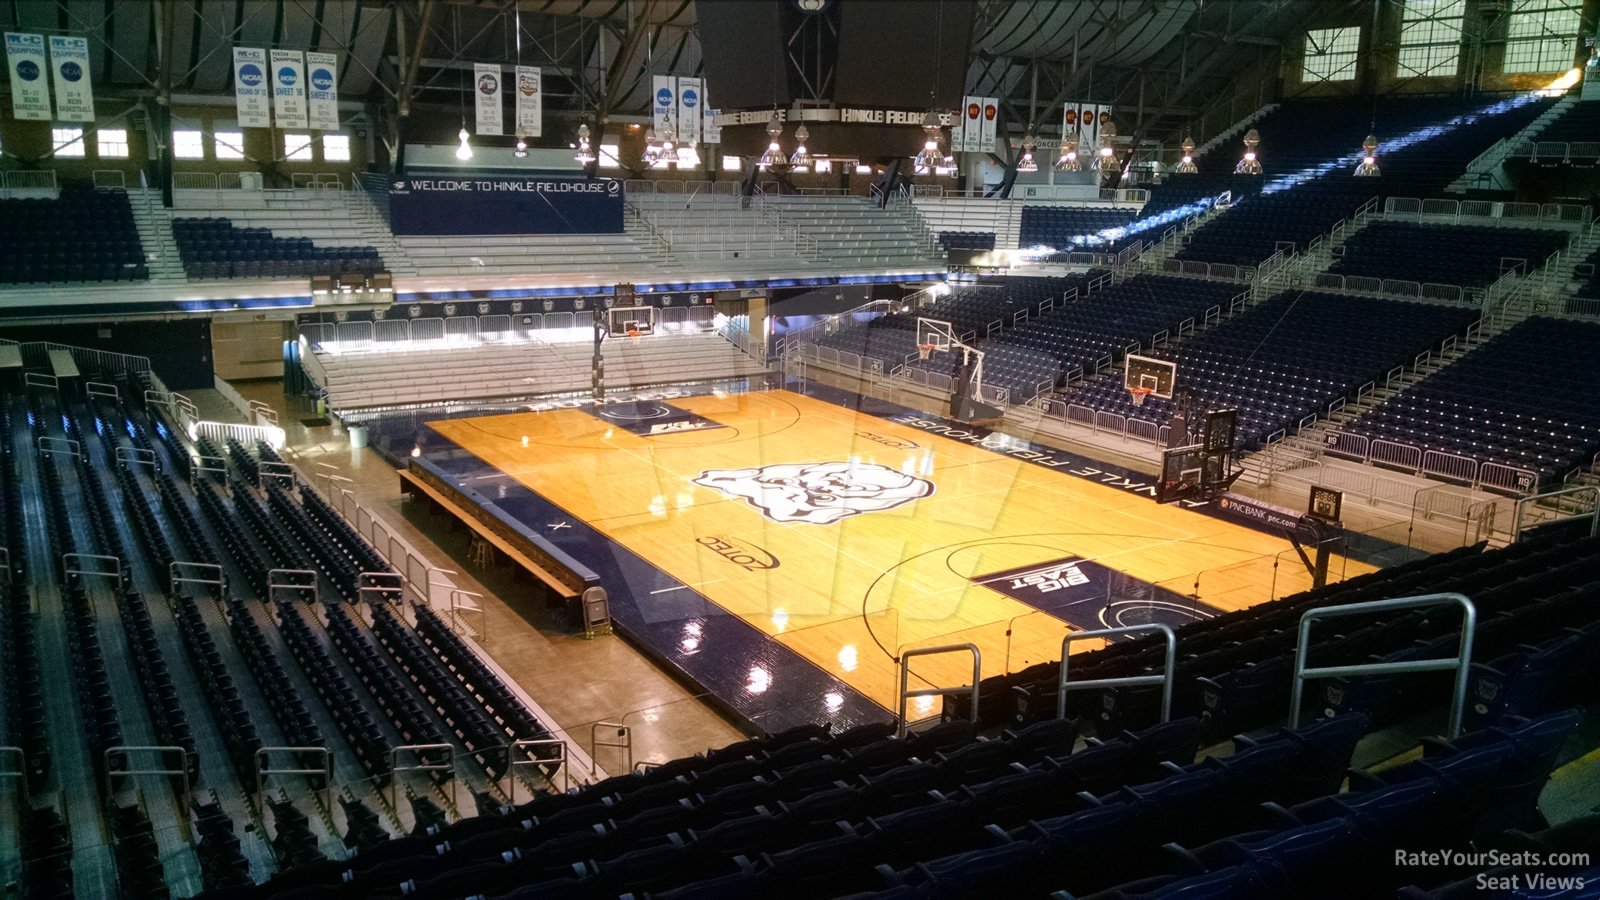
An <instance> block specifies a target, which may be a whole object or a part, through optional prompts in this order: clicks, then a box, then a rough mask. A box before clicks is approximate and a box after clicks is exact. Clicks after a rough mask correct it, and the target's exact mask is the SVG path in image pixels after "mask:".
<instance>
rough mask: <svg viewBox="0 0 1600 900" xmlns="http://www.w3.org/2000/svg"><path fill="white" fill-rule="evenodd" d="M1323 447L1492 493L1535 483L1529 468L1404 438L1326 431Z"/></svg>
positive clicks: (1521, 490) (1342, 455) (1521, 491)
mask: <svg viewBox="0 0 1600 900" xmlns="http://www.w3.org/2000/svg"><path fill="white" fill-rule="evenodd" d="M1324 440H1325V444H1324V447H1323V451H1324V452H1325V453H1327V454H1328V455H1330V456H1336V457H1339V458H1341V459H1348V460H1352V461H1354V462H1361V463H1369V464H1371V465H1375V466H1381V467H1384V468H1388V469H1394V470H1396V471H1400V472H1405V473H1406V474H1409V475H1420V476H1423V477H1432V478H1438V479H1443V480H1446V481H1450V482H1454V483H1459V484H1461V485H1463V486H1465V487H1472V488H1481V489H1483V490H1487V491H1493V492H1496V493H1506V492H1511V493H1514V494H1525V493H1528V492H1529V491H1532V490H1534V489H1536V488H1537V487H1538V485H1539V473H1538V472H1535V471H1533V470H1531V469H1526V468H1521V467H1518V466H1509V465H1506V464H1504V463H1497V462H1490V461H1485V460H1481V459H1478V458H1475V457H1470V456H1463V455H1461V454H1457V453H1449V452H1446V451H1443V450H1433V449H1429V448H1427V447H1424V446H1421V445H1418V444H1411V443H1407V442H1404V441H1395V440H1389V439H1386V438H1384V439H1376V438H1370V437H1368V436H1365V435H1359V434H1352V433H1349V432H1344V431H1329V432H1328V433H1327V435H1326V437H1325V439H1324Z"/></svg>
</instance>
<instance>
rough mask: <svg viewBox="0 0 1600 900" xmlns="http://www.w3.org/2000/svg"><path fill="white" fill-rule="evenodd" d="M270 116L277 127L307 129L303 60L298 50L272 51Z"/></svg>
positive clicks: (304, 66)
mask: <svg viewBox="0 0 1600 900" xmlns="http://www.w3.org/2000/svg"><path fill="white" fill-rule="evenodd" d="M272 114H273V115H274V116H275V117H276V118H277V120H278V127H279V128H305V127H307V126H306V61H305V57H304V56H303V55H302V54H301V53H300V51H299V50H274V51H272Z"/></svg>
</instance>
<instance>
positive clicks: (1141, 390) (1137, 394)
mask: <svg viewBox="0 0 1600 900" xmlns="http://www.w3.org/2000/svg"><path fill="white" fill-rule="evenodd" d="M1128 393H1129V395H1131V396H1132V397H1133V405H1134V406H1143V405H1144V398H1146V397H1148V396H1150V395H1151V394H1153V393H1155V388H1148V387H1131V388H1128Z"/></svg>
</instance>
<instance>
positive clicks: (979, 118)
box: [959, 95, 983, 153]
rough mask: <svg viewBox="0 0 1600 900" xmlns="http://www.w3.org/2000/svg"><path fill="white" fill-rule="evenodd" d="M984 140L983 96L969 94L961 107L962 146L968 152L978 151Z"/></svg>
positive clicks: (961, 148)
mask: <svg viewBox="0 0 1600 900" xmlns="http://www.w3.org/2000/svg"><path fill="white" fill-rule="evenodd" d="M982 140H983V98H982V97H973V96H971V95H968V97H967V99H966V101H965V102H964V103H963V104H962V107H961V146H960V148H959V149H960V150H963V151H965V152H967V153H976V152H978V144H979V143H981V142H982Z"/></svg>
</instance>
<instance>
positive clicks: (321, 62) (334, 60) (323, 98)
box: [306, 52, 339, 131]
mask: <svg viewBox="0 0 1600 900" xmlns="http://www.w3.org/2000/svg"><path fill="white" fill-rule="evenodd" d="M306 70H307V78H308V80H309V81H310V82H311V84H310V85H309V86H308V89H307V90H306V109H307V111H308V112H309V117H308V119H309V121H310V123H311V127H312V128H315V129H317V130H318V131H338V130H339V57H338V56H337V55H336V54H333V53H310V52H308V53H306Z"/></svg>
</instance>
